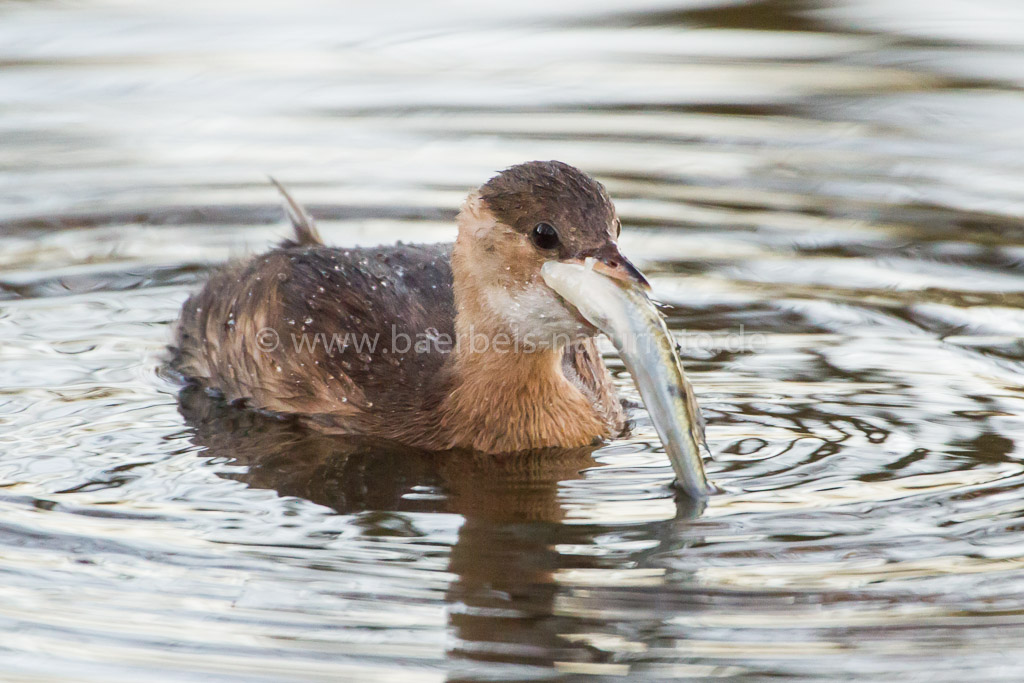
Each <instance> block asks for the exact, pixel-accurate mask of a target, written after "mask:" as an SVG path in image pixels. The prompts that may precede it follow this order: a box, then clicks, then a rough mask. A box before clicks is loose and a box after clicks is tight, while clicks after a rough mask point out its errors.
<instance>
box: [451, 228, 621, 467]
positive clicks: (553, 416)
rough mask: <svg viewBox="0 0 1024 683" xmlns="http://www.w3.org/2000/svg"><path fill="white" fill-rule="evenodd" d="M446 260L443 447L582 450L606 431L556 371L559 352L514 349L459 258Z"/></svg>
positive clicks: (502, 323)
mask: <svg viewBox="0 0 1024 683" xmlns="http://www.w3.org/2000/svg"><path fill="white" fill-rule="evenodd" d="M462 257H463V254H461V253H460V251H459V249H458V245H457V248H456V251H455V253H454V254H453V257H452V271H453V276H454V289H455V306H456V318H455V332H456V337H457V342H456V346H455V351H454V358H453V364H452V368H451V369H452V379H451V388H450V390H449V393H448V395H447V396H446V397H445V399H444V402H443V406H442V410H441V419H442V427H443V431H444V432H445V433H448V434H451V435H453V436H452V439H451V443H449V444H448V446H449V447H454V448H460V447H465V448H473V449H475V450H480V451H485V452H489V453H502V452H511V451H522V450H531V449H535V448H549V447H557V448H569V447H578V446H586V445H589V444H591V443H593V442H594V440H595V439H597V438H599V437H603V436H607V435H608V434H607V432H608V428H607V426H606V425H605V424H604V422H603V420H602V419H601V418H600V417H599V416H598V414H597V413H596V412H595V410H594V408H593V406H592V405H591V402H590V400H589V399H587V398H586V396H584V394H583V392H581V391H580V390H579V388H577V387H576V385H574V384H573V383H572V382H570V381H569V380H568V379H567V378H566V376H565V374H564V373H563V371H562V358H563V355H564V347H561V346H551V347H545V348H537V347H533V346H528V345H525V344H520V343H518V342H517V339H516V337H515V335H514V334H513V331H512V330H511V329H509V327H508V324H507V323H506V322H505V321H504V318H503V317H502V316H501V315H500V313H498V312H495V311H493V310H492V309H491V307H490V306H489V305H488V303H487V301H486V300H485V294H484V291H483V288H482V286H481V285H480V283H478V282H477V281H476V280H475V278H474V274H473V273H472V272H469V269H468V267H467V266H469V263H467V260H468V259H465V258H462Z"/></svg>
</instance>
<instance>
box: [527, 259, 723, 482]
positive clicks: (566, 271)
mask: <svg viewBox="0 0 1024 683" xmlns="http://www.w3.org/2000/svg"><path fill="white" fill-rule="evenodd" d="M541 277H542V278H543V279H544V282H545V284H547V286H548V287H550V288H551V289H552V290H554V291H555V293H556V294H558V295H559V296H560V297H562V298H563V299H565V300H566V301H567V302H568V303H569V304H571V305H572V306H573V307H575V308H576V310H577V311H579V313H580V315H581V316H582V317H583V318H584V319H586V320H587V322H589V323H590V324H591V325H593V326H594V327H596V328H597V329H598V330H600V331H601V332H603V333H604V334H605V335H606V336H607V337H608V339H609V340H611V342H612V344H613V345H614V346H615V348H616V350H618V352H619V355H620V356H621V357H622V360H623V361H624V362H625V364H626V369H628V370H629V372H630V374H631V375H632V376H633V382H634V383H635V384H636V388H637V390H638V391H639V392H640V396H641V398H643V401H644V405H645V406H646V407H647V411H648V413H650V415H651V421H652V422H653V423H654V428H655V430H656V431H657V432H658V437H659V438H660V439H661V443H662V445H663V446H664V447H665V452H666V453H667V454H668V457H669V460H670V461H671V463H672V469H673V470H674V472H675V475H676V481H675V485H676V487H677V488H679V489H680V490H682V491H683V492H684V493H686V494H687V495H688V496H690V497H691V498H694V499H696V500H705V499H706V498H707V497H708V496H709V495H710V494H711V493H712V492H713V491H714V490H715V488H714V487H713V486H712V485H711V484H709V482H708V479H707V475H706V474H705V472H704V460H703V457H704V455H705V454H707V455H708V456H710V452H709V450H708V447H707V442H706V440H705V437H704V419H703V416H702V415H701V412H700V407H699V406H698V404H697V399H696V397H695V396H694V393H693V387H692V386H691V385H690V382H689V380H687V378H686V375H685V374H684V372H683V364H682V361H681V360H680V359H679V353H678V352H677V346H676V342H675V339H674V338H673V337H672V334H671V333H670V332H669V330H668V327H667V326H666V325H665V319H664V318H663V317H662V316H661V313H660V312H659V311H658V309H657V307H656V306H655V304H654V302H653V301H651V299H650V298H649V297H648V296H647V293H646V292H645V291H644V287H643V285H642V284H641V283H639V282H632V281H625V280H621V279H617V278H616V279H613V278H611V277H608V276H606V275H603V274H601V273H600V272H597V271H595V270H594V259H592V258H588V259H587V260H586V261H585V262H584V263H566V262H563V261H548V262H546V263H545V264H544V265H543V266H542V267H541Z"/></svg>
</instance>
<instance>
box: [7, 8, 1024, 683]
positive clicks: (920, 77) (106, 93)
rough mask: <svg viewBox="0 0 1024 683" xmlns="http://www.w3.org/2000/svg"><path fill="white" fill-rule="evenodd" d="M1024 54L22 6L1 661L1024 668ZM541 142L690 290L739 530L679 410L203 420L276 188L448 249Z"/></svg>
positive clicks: (824, 672) (835, 19)
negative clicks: (221, 325)
mask: <svg viewBox="0 0 1024 683" xmlns="http://www.w3.org/2000/svg"><path fill="white" fill-rule="evenodd" d="M1022 48H1024V5H1021V4H1020V3H1018V2H1015V1H1013V0H1005V1H1003V2H1000V1H998V0H973V1H971V2H967V1H966V0H939V1H936V2H926V1H925V0H887V1H885V2H882V1H880V0H751V1H749V2H729V1H728V0H721V1H719V0H692V1H685V0H684V1H683V2H679V1H676V2H671V3H670V2H658V1H656V0H651V1H643V2H625V1H623V2H606V1H604V0H588V1H587V2H582V1H580V0H572V1H570V2H564V3H543V2H535V1H533V0H526V1H520V2H515V3H505V4H495V3H470V2H465V1H460V0H447V1H446V2H433V3H421V2H401V1H398V2H392V3H386V4H378V5H376V6H370V5H369V4H365V3H331V2H320V1H317V0H292V2H288V3H285V2H234V1H230V0H222V1H220V2H214V3H210V2H198V1H197V0H177V1H176V2H160V1H158V0H132V1H131V2H127V1H118V0H33V1H18V0H3V1H2V2H0V377H2V382H0V384H2V386H0V629H2V632H3V637H2V638H0V678H2V679H3V680H5V681H7V680H10V681H54V680H62V681H63V680H70V681H138V680H159V681H199V680H202V681H284V680H288V681H292V680H294V681H300V680H302V681H321V680H322V681H326V680H332V681H337V680H346V681H348V680H351V681H359V680H372V681H375V682H378V683H379V682H381V681H404V680H424V681H433V680H437V681H441V680H547V679H566V680H582V679H587V680H590V679H598V680H600V679H609V680H616V679H619V678H621V677H624V676H629V677H631V678H632V679H638V680H639V679H649V680H658V679H676V680H678V679H694V680H706V679H712V678H722V679H726V680H762V679H765V678H779V679H805V680H815V679H824V678H831V679H843V680H853V679H862V680H896V679H900V680H927V681H960V680H963V679H964V678H965V676H967V675H970V676H971V677H972V679H976V680H986V681H1002V680H1005V681H1017V680H1020V678H1021V670H1022V667H1024V646H1022V644H1021V643H1022V638H1021V636H1022V635H1024V602H1022V598H1024V535H1022V531H1024V500H1022V497H1021V495H1020V486H1021V484H1022V482H1024V466H1022V464H1021V461H1020V459H1019V457H1018V452H1017V444H1016V440H1017V435H1018V433H1019V432H1018V430H1019V429H1021V418H1020V415H1021V409H1022V407H1024V395H1022V392H1021V376H1022V361H1024V344H1022V335H1024V310H1022V304H1024V277H1022V269H1024V265H1022V260H1024V231H1022V229H1021V221H1020V218H1021V216H1022V213H1024V123H1022V122H1024V97H1022V92H1021V88H1022V86H1024V51H1022ZM535 158H539V159H550V158H557V159H561V160H564V161H567V162H569V163H573V164H575V165H578V166H580V167H582V168H584V169H585V170H587V171H590V172H592V173H594V174H595V175H597V176H598V177H599V178H600V179H601V180H602V181H603V182H605V184H606V185H607V186H608V188H609V190H610V191H611V193H612V195H613V196H614V197H615V198H616V199H617V202H618V205H619V209H620V213H621V215H622V218H623V221H624V224H625V230H624V235H623V239H622V244H623V250H624V251H625V252H626V253H627V254H628V255H629V256H630V257H631V258H632V259H633V260H634V261H635V262H637V263H638V265H640V266H641V267H643V268H644V269H645V270H646V272H647V273H649V274H650V277H651V280H652V282H653V284H654V291H655V294H656V296H657V297H658V298H660V299H661V300H662V301H663V302H665V303H666V304H667V308H666V311H667V314H668V317H669V320H670V323H671V325H672V327H673V329H674V330H675V331H676V333H677V334H678V335H679V340H680V343H681V344H682V345H683V349H684V355H685V358H686V361H687V367H688V370H689V372H690V374H691V377H692V380H693V383H694V385H695V387H696V389H697V392H698V395H699V396H700V399H701V401H702V403H703V405H704V410H705V413H706V415H707V417H708V419H709V429H708V435H709V441H710V446H711V450H712V452H713V453H714V454H715V459H714V461H713V462H712V463H709V473H710V475H711V477H712V478H713V479H714V480H716V481H717V482H718V483H719V484H720V485H722V486H723V487H724V488H725V489H726V493H724V494H723V495H720V496H717V497H715V498H714V499H713V500H712V501H711V503H710V505H709V506H708V508H707V509H706V510H704V511H703V514H701V515H700V516H697V512H698V511H696V510H692V509H687V508H686V506H685V505H681V504H678V503H677V502H676V501H674V500H673V497H672V495H671V493H670V491H669V490H668V489H667V488H666V486H665V484H666V483H667V482H668V481H669V480H670V478H671V470H670V468H669V465H668V462H667V460H666V458H665V456H664V454H663V453H662V452H661V450H660V445H659V444H658V441H657V438H656V436H655V434H654V431H653V428H652V427H651V425H650V422H649V421H648V420H647V418H646V415H645V414H644V412H643V411H642V410H638V411H637V412H636V414H635V415H634V418H635V419H636V422H637V427H636V429H635V431H634V435H633V437H632V438H630V439H628V440H624V441H617V442H615V443H612V444H609V445H608V446H606V447H604V448H601V449H599V450H598V451H596V452H594V453H593V454H587V453H582V454H580V456H579V458H576V459H572V458H567V459H566V460H564V461H559V462H549V461H543V460H540V461H527V462H499V463H494V462H490V461H487V460H475V459H473V458H447V459H445V458H441V459H423V458H420V459H415V458H409V457H402V456H401V454H394V453H389V452H387V450H386V449H381V448H379V447H376V446H373V445H372V444H370V445H367V444H360V443H354V442H346V443H339V442H338V440H330V439H325V438H323V437H316V436H313V435H306V434H302V433H299V432H297V431H295V430H293V429H291V428H289V427H288V426H287V425H284V424H282V423H276V422H269V421H266V420H261V419H258V418H255V417H252V416H247V415H244V414H239V413H237V411H236V412H232V411H230V410H224V409H223V408H222V407H219V406H217V405H215V404H213V403H212V402H210V401H209V400H208V399H206V398H205V397H204V396H203V395H195V394H194V392H186V393H185V394H184V395H183V396H182V397H181V399H180V401H179V398H178V391H179V388H180V387H179V386H178V385H176V384H175V383H173V382H172V381H171V380H170V379H169V378H168V377H166V376H165V375H164V374H163V373H162V372H161V370H160V368H161V364H162V362H163V360H164V358H166V345H167V343H168V341H169V339H170V324H171V323H172V322H173V320H174V319H175V317H176V314H177V309H178V307H179V306H180V305H181V303H182V301H183V300H184V299H185V297H186V296H187V294H188V292H189V291H190V290H191V289H193V288H194V287H195V286H196V284H197V283H198V282H200V281H201V279H202V276H203V273H204V272H205V271H206V270H207V269H209V268H210V267H211V266H213V265H215V264H217V263H220V262H222V261H224V260H225V259H227V258H230V257H232V256H241V255H244V254H246V253H252V252H254V251H257V250H260V249H263V248H265V247H266V246H267V245H268V244H270V243H272V242H273V241H274V240H276V239H278V238H280V237H281V236H282V235H283V234H285V228H284V226H283V223H282V217H281V211H280V208H279V204H278V198H277V197H276V196H275V193H274V191H273V190H272V188H271V187H270V186H269V184H268V183H267V181H266V179H265V174H267V173H270V174H273V175H275V176H276V177H278V178H279V179H281V180H282V181H283V182H285V183H286V184H287V185H289V186H290V187H291V188H292V190H293V192H294V194H295V195H296V196H297V198H299V199H300V200H301V201H303V202H305V203H307V204H308V205H309V206H310V207H311V209H312V212H313V213H314V214H315V215H316V216H317V217H318V218H319V219H320V221H321V225H322V231H323V232H324V234H325V236H326V237H327V239H328V240H329V241H330V242H332V243H334V244H338V245H351V244H377V243H381V242H391V241H394V240H397V239H402V240H410V241H434V240H448V239H451V238H452V237H453V235H454V230H453V227H452V224H451V219H452V218H453V216H454V211H455V209H456V207H457V206H458V204H459V202H460V201H461V199H462V198H463V196H464V195H465V194H466V192H467V191H468V190H469V189H470V188H472V187H474V186H476V185H478V184H479V183H480V182H482V181H483V180H485V179H487V178H488V177H490V175H491V174H493V172H495V171H496V170H498V169H501V168H503V167H505V166H508V165H510V164H513V163H517V162H520V161H524V160H528V159H535ZM740 335H742V336H740ZM737 339H739V340H740V341H739V342H737ZM609 363H610V364H611V365H612V367H613V368H614V369H616V370H617V372H618V373H619V375H620V381H621V382H622V387H623V391H624V393H626V394H627V395H630V396H633V397H634V398H635V396H636V395H635V392H634V391H633V389H632V385H631V383H630V381H629V379H628V377H627V376H626V375H625V374H624V372H623V370H622V367H621V363H618V362H617V360H616V359H615V358H614V357H612V358H610V359H609Z"/></svg>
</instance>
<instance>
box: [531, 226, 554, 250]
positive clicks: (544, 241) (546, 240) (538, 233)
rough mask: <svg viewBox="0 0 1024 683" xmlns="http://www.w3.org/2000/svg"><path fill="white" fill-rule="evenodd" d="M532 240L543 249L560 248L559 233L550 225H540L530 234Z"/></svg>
mask: <svg viewBox="0 0 1024 683" xmlns="http://www.w3.org/2000/svg"><path fill="white" fill-rule="evenodd" d="M530 239H531V240H533V243H534V244H535V245H537V246H538V247H539V248H541V249H554V248H555V247H557V246H558V243H559V239H558V231H556V230H555V226H553V225H551V224H550V223H538V224H537V227H535V228H534V229H533V232H531V233H530Z"/></svg>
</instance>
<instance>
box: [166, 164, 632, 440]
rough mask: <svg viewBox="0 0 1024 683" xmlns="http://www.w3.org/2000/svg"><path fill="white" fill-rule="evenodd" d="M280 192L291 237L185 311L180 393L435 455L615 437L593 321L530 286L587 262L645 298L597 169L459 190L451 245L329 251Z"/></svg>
mask: <svg viewBox="0 0 1024 683" xmlns="http://www.w3.org/2000/svg"><path fill="white" fill-rule="evenodd" d="M275 183H276V181H275ZM278 187H279V189H280V190H281V192H282V194H283V196H284V197H285V206H286V210H287V212H288V214H289V217H290V218H291V222H292V226H293V231H294V234H293V235H292V236H291V237H290V238H289V239H286V240H284V241H283V242H281V243H280V244H278V245H276V246H275V247H273V248H271V249H270V250H269V251H267V252H266V253H263V254H259V255H256V256H252V257H248V258H244V259H240V260H237V261H234V262H231V263H228V264H227V265H225V266H223V267H220V268H219V269H217V270H215V271H214V272H213V273H211V275H210V276H209V278H208V279H207V281H206V282H205V284H204V285H203V286H202V288H201V289H200V290H199V291H197V292H196V293H194V294H193V295H192V296H190V297H189V298H188V299H187V300H186V301H185V303H184V304H183V306H182V310H181V314H180V317H179V320H178V323H177V325H176V328H175V332H174V341H173V348H174V356H173V360H172V366H173V368H174V369H175V370H176V371H177V372H178V373H180V374H181V376H182V377H183V378H185V379H186V380H187V381H188V383H189V384H192V385H196V386H199V387H202V388H203V389H205V390H207V391H208V392H212V393H215V394H216V395H218V396H221V397H223V398H224V399H225V400H226V401H229V402H232V403H236V404H240V405H242V406H244V407H246V408H249V409H252V410H256V411H260V412H265V413H270V414H273V415H278V416H283V417H289V418H293V419H295V420H297V421H298V422H300V423H301V424H303V425H305V426H307V427H309V428H311V429H314V430H317V431H320V432H324V433H327V434H337V435H358V436H369V437H375V438H379V439H384V440H387V441H391V442H396V443H397V444H401V445H404V446H408V447H412V448H418V449H424V450H430V451H445V450H453V449H465V450H472V451H477V452H481V453H486V454H499V453H511V452H519V451H533V450H537V449H549V448H561V449H566V448H579V447H584V446H593V445H597V444H600V443H602V442H603V441H606V440H609V439H613V438H615V437H617V436H619V435H621V434H622V433H623V431H624V430H625V429H626V427H627V419H626V413H625V410H624V407H623V403H622V401H621V400H620V398H619V396H618V395H617V392H616V388H615V384H614V382H613V380H612V376H611V374H610V372H609V370H608V369H607V367H606V366H605V364H604V362H603V360H602V357H601V354H600V352H599V349H598V346H597V343H596V337H597V335H598V333H599V331H598V329H597V328H596V327H594V326H593V325H592V324H591V323H589V322H588V321H587V319H586V318H585V317H583V315H581V314H580V312H579V311H578V310H577V309H576V308H575V307H574V306H573V305H572V304H571V303H570V302H568V301H566V300H565V299H563V298H562V297H561V296H559V295H558V294H557V293H556V292H555V291H554V290H552V289H551V288H550V287H549V286H548V285H547V284H545V282H544V278H543V277H542V276H541V269H542V267H543V265H544V264H545V263H546V262H549V261H553V260H555V261H559V262H562V263H579V264H582V263H584V262H585V263H587V264H588V268H593V269H594V270H595V271H597V272H599V273H600V274H602V275H604V276H606V277H608V278H611V279H613V280H615V281H618V282H622V283H627V284H628V285H629V286H632V287H638V288H642V289H644V290H648V289H649V284H648V283H647V280H646V279H645V278H644V276H643V274H642V273H641V272H640V271H639V270H638V269H637V268H636V267H635V266H634V265H633V264H632V263H631V262H630V261H629V260H628V259H626V258H625V257H624V256H623V255H622V253H621V252H620V250H619V247H618V240H619V237H620V234H621V230H622V222H621V220H620V219H619V217H618V214H617V212H616V209H615V205H614V203H613V202H612V200H611V198H610V196H609V194H608V192H607V190H606V189H605V187H604V186H603V185H602V184H601V183H600V182H598V181H597V180H595V179H594V178H593V177H591V176H590V175H588V174H587V173H585V172H583V171H581V170H579V169H578V168H576V167H574V166H571V165H569V164H566V163H563V162H560V161H529V162H525V163H521V164H517V165H514V166H511V167H509V168H507V169H505V170H503V171H501V172H500V173H498V174H497V175H495V176H494V177H492V178H490V179H489V180H487V181H486V182H485V183H483V184H482V185H481V186H480V187H479V188H478V189H476V190H474V191H472V192H470V193H469V195H468V197H467V198H466V200H465V202H464V203H463V204H462V207H461V209H460V210H459V212H458V214H457V217H456V224H457V228H458V234H457V237H456V239H455V241H454V243H442V244H403V243H397V244H393V245H387V246H375V247H360V248H341V247H332V246H328V245H326V244H325V243H324V241H323V239H322V238H321V237H320V234H319V232H318V230H317V228H316V225H315V223H314V221H313V220H312V218H311V217H310V216H309V214H308V213H307V212H306V211H305V210H304V209H303V208H302V206H301V205H299V204H298V203H297V202H296V201H295V200H294V199H292V197H291V196H290V195H289V194H288V192H287V191H286V190H285V189H284V188H283V187H281V186H280V185H279V186H278Z"/></svg>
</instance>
